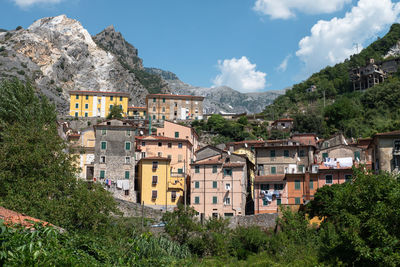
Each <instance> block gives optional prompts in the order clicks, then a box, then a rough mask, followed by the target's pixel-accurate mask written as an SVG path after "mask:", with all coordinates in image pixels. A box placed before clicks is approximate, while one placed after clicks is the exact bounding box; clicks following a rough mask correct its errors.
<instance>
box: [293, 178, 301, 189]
mask: <svg viewBox="0 0 400 267" xmlns="http://www.w3.org/2000/svg"><path fill="white" fill-rule="evenodd" d="M294 189H295V190H300V180H295V181H294Z"/></svg>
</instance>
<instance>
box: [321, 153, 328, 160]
mask: <svg viewBox="0 0 400 267" xmlns="http://www.w3.org/2000/svg"><path fill="white" fill-rule="evenodd" d="M326 158H328V153H322V159H323V161H325V159H326Z"/></svg>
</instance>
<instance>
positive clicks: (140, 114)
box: [127, 106, 147, 120]
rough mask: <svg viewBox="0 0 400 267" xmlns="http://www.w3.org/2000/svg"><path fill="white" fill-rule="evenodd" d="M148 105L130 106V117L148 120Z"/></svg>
mask: <svg viewBox="0 0 400 267" xmlns="http://www.w3.org/2000/svg"><path fill="white" fill-rule="evenodd" d="M146 114H147V108H146V107H133V106H132V107H128V114H127V115H128V119H131V120H146V119H147V115H146Z"/></svg>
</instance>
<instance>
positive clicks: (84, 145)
mask: <svg viewBox="0 0 400 267" xmlns="http://www.w3.org/2000/svg"><path fill="white" fill-rule="evenodd" d="M68 140H69V142H70V145H71V154H72V155H74V156H75V164H76V167H78V168H79V169H80V172H79V178H81V179H83V180H87V181H93V174H94V165H93V164H94V147H95V142H96V137H95V134H94V130H93V128H88V129H86V130H83V131H82V132H80V133H73V134H70V135H68Z"/></svg>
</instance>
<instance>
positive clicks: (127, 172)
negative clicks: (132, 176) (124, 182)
mask: <svg viewBox="0 0 400 267" xmlns="http://www.w3.org/2000/svg"><path fill="white" fill-rule="evenodd" d="M125 179H129V171H125Z"/></svg>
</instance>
